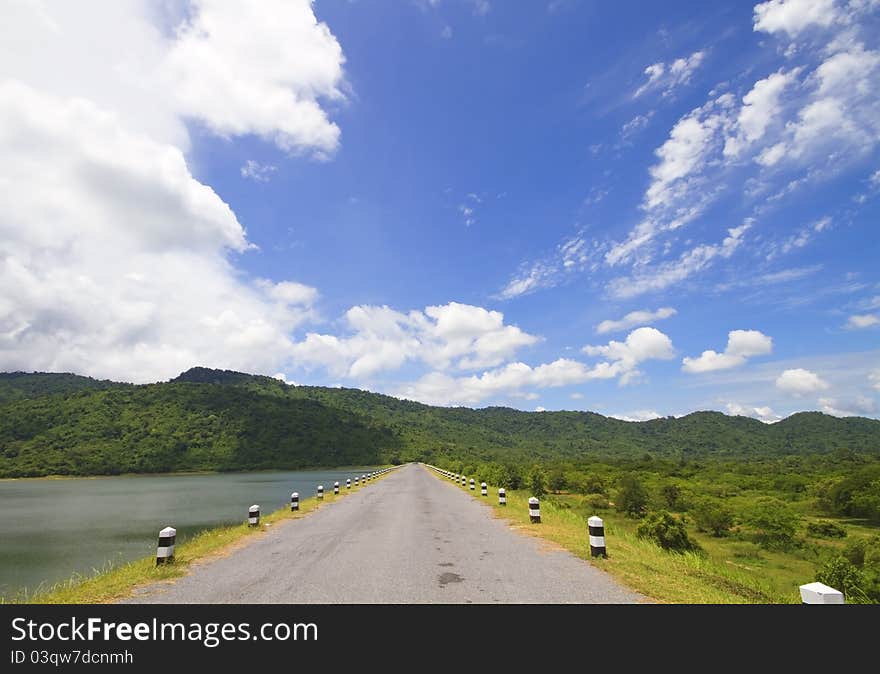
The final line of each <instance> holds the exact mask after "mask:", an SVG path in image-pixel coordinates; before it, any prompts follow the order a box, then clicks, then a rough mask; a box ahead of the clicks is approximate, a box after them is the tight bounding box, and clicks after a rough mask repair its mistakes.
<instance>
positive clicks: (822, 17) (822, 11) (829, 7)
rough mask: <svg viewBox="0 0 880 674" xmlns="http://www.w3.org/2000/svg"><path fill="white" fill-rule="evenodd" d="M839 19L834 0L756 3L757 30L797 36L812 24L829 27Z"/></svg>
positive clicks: (786, 0)
mask: <svg viewBox="0 0 880 674" xmlns="http://www.w3.org/2000/svg"><path fill="white" fill-rule="evenodd" d="M837 19H838V12H837V8H836V7H835V5H834V0H769V2H762V3H760V4H758V5H755V16H754V23H755V30H756V31H763V32H765V33H779V32H784V33H786V34H787V35H788V36H789V37H790V38H791V37H797V36H798V35H799V34H800V33H801V32H802V31H803V30H805V29H806V28H808V27H810V26H822V27H828V26H830V25H831V24H833V23H834V22H835V21H837Z"/></svg>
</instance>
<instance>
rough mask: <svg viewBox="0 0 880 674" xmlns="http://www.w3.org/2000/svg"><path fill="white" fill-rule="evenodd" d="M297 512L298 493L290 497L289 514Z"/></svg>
mask: <svg viewBox="0 0 880 674" xmlns="http://www.w3.org/2000/svg"><path fill="white" fill-rule="evenodd" d="M297 510H299V492H296V491H295V492H293V493H292V494H291V495H290V512H296V511H297Z"/></svg>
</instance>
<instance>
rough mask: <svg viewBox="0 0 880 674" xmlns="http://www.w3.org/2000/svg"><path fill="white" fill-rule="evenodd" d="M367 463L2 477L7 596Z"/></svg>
mask: <svg viewBox="0 0 880 674" xmlns="http://www.w3.org/2000/svg"><path fill="white" fill-rule="evenodd" d="M369 470H372V467H369V466H359V467H356V468H350V469H347V470H316V471H298V472H290V471H285V472H260V473H221V474H206V475H149V476H127V477H100V478H77V479H70V480H5V481H4V480H0V511H2V513H3V516H2V518H0V596H5V597H11V596H14V595H15V594H17V593H19V592H20V591H21V590H22V589H24V588H28V589H29V590H31V591H32V590H33V589H35V588H37V587H38V586H39V585H40V584H41V583H43V584H52V583H55V582H57V581H59V580H66V579H67V578H69V577H70V576H71V575H73V574H74V573H83V574H89V573H91V572H92V571H93V570H94V569H98V568H104V567H105V566H106V565H107V564H108V563H114V564H118V563H120V562H127V561H130V560H132V559H137V558H139V557H145V556H149V555H153V554H155V552H156V540H157V537H158V533H159V530H160V529H162V528H163V527H165V526H173V527H175V528H176V529H177V540H178V542H181V541H184V540H186V539H187V538H188V537H190V536H192V535H193V534H194V533H197V532H199V531H202V530H204V529H207V528H210V527H214V526H218V525H223V524H234V523H237V522H242V521H244V520H245V519H246V518H247V509H248V506H250V505H251V504H253V503H257V504H259V505H260V506H261V507H262V510H263V512H264V513H268V512H271V511H273V510H277V509H278V508H280V507H282V506H284V505H285V504H288V503H289V502H290V493H291V492H293V491H298V492H299V493H300V494H301V495H302V498H307V497H309V496H312V495H313V494H314V493H315V490H316V488H317V486H318V485H319V484H323V485H324V488H325V490H326V491H328V492H330V493H332V485H333V482H334V481H337V480H338V481H339V482H340V484H343V485H344V484H345V479H346V478H348V477H351V478H353V477H354V476H355V475H361V474H363V473H365V472H367V471H369Z"/></svg>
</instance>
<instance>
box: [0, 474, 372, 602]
mask: <svg viewBox="0 0 880 674" xmlns="http://www.w3.org/2000/svg"><path fill="white" fill-rule="evenodd" d="M386 475H387V473H386V474H385V475H380V476H379V477H378V478H377V479H382V478H384V477H385V476H386ZM364 487H365V485H364V484H359V485H358V486H357V487H355V486H354V485H352V487H351V489H345V486H344V485H341V486H340V490H339V496H334V495H333V488H332V487H331V488H330V490H329V493H325V494H324V500H323V501H318V499H317V497H314V496H313V497H311V498H307V499H304V500H302V501H300V505H299V511H297V512H291V511H290V505H289V504H288V505H285V506H284V507H283V508H280V509H279V510H276V511H274V512H271V513H269V514H267V515H263V516H262V517H261V518H260V527H259V528H252V527H249V526H248V525H247V523H246V522H242V524H237V525H233V526H225V527H217V528H214V529H207V530H205V531H203V532H201V533H199V534H196V535H195V536H193V537H192V538H190V539H189V540H187V541H184V542H182V543H179V544H178V545H176V546H175V549H174V563H173V564H165V565H162V566H156V558H155V557H154V556H151V557H146V558H144V559H138V560H135V561H132V562H129V563H127V564H123V565H121V566H115V567H110V566H108V567H105V568H103V569H98V570H96V571H95V572H94V573H93V574H92V575H90V576H83V575H75V576H73V577H72V578H70V579H68V580H65V581H61V582H59V583H56V584H55V585H53V586H52V587H50V588H48V589H46V590H38V591H37V592H35V593H32V594H30V593H21V594H20V595H17V596H15V597H12V598H9V599H5V600H0V601H3V602H5V603H14V604H107V603H112V602H114V601H118V600H120V599H124V598H126V597H130V596H131V595H132V593H133V592H134V591H135V590H136V589H137V588H139V587H141V586H144V585H148V584H151V583H156V582H162V581H168V582H171V581H173V580H174V579H176V578H180V577H181V576H185V575H186V574H187V573H189V571H190V570H191V569H192V566H193V564H194V563H195V562H199V561H204V560H207V559H210V558H212V557H217V556H223V555H226V554H228V553H230V552H231V551H232V550H234V549H235V548H236V547H237V546H239V545H246V544H247V543H248V542H250V541H253V540H256V538H258V537H260V536H263V535H265V533H266V531H267V526H266V525H268V529H271V527H273V526H278V525H282V524H285V523H288V522H290V521H291V520H297V519H301V518H303V517H306V516H307V515H309V514H310V513H312V512H314V511H316V510H318V509H319V508H322V507H325V506H327V505H330V504H332V503H334V502H335V501H337V500H340V499H342V498H345V496H347V495H349V494H351V493H354V492H356V491H359V490H360V489H363V488H364ZM287 526H290V524H287Z"/></svg>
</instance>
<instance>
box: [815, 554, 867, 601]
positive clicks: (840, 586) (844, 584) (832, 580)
mask: <svg viewBox="0 0 880 674" xmlns="http://www.w3.org/2000/svg"><path fill="white" fill-rule="evenodd" d="M816 580H818V581H819V582H820V583H825V584H826V585H830V586H831V587H833V588H834V589H835V590H840V591H841V592H843V596H844V597H845V598H847V599H852V598H853V597H854V596H855V597H858V598H861V597H863V596H864V591H863V590H862V585H863V584H864V582H865V579H864V578H863V576H862V573H861V571H859V570H858V569H857V568H856V566H855V565H854V564H853V563H852V562H851V561H849V560H848V559H847V558H846V557H844V556H843V555H837V556H836V557H833V558H832V559H830V560H828V561H827V562H826V563H825V565H824V566H823V567H822V568H821V569H820V570H819V572H818V573H817V574H816Z"/></svg>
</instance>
